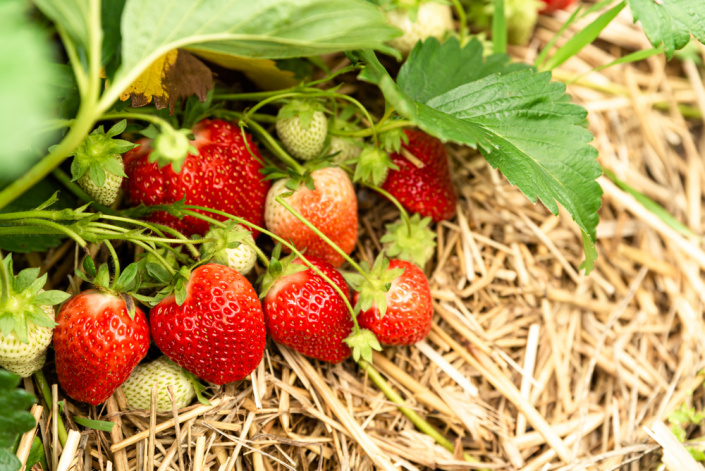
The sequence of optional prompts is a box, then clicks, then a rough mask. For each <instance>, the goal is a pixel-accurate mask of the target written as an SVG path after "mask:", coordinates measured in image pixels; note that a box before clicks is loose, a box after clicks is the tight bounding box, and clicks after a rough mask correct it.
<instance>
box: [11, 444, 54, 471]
mask: <svg viewBox="0 0 705 471" xmlns="http://www.w3.org/2000/svg"><path fill="white" fill-rule="evenodd" d="M37 463H40V464H41V465H42V469H47V462H46V455H45V454H44V445H43V444H42V439H41V438H39V437H37V436H35V437H34V440H33V441H32V447H31V448H30V449H29V456H28V457H27V463H26V464H25V468H24V469H25V471H30V470H31V469H32V468H33V467H34V465H35V464H37ZM0 469H2V466H0Z"/></svg>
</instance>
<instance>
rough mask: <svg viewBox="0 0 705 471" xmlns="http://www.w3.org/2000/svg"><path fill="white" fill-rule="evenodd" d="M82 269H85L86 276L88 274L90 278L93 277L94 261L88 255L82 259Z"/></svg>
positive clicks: (94, 272) (94, 273)
mask: <svg viewBox="0 0 705 471" xmlns="http://www.w3.org/2000/svg"><path fill="white" fill-rule="evenodd" d="M83 270H85V272H86V274H87V275H88V276H90V277H91V278H95V275H96V271H95V262H94V261H93V259H92V258H91V257H90V256H87V257H86V258H84V259H83Z"/></svg>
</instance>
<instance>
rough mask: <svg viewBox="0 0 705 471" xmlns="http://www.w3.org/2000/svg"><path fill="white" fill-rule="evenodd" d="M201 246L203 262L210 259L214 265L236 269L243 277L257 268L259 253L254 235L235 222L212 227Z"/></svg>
mask: <svg viewBox="0 0 705 471" xmlns="http://www.w3.org/2000/svg"><path fill="white" fill-rule="evenodd" d="M205 238H206V240H208V239H210V240H212V241H208V242H204V243H203V244H202V245H201V260H208V259H209V258H210V259H211V260H212V261H213V262H214V263H219V264H221V265H227V266H229V267H230V268H234V269H235V270H237V271H239V272H240V273H241V274H242V275H247V274H248V273H249V272H250V270H252V268H253V267H254V266H255V262H256V261H257V252H255V249H254V248H253V247H255V240H254V238H253V237H252V233H251V232H250V231H248V230H247V228H246V227H245V226H243V225H241V224H236V223H235V222H234V221H228V222H226V223H225V227H223V228H221V227H215V226H213V227H211V229H210V230H209V231H208V233H207V234H206V237H205Z"/></svg>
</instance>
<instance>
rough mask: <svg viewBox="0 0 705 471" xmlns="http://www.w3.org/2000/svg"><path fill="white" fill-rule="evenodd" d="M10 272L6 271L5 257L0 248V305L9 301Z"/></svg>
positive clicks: (5, 304) (4, 304)
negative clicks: (0, 290) (0, 291)
mask: <svg viewBox="0 0 705 471" xmlns="http://www.w3.org/2000/svg"><path fill="white" fill-rule="evenodd" d="M11 276H12V274H11V273H8V272H7V267H6V266H5V257H4V256H3V253H2V251H1V250H0V288H1V289H2V293H0V306H7V303H8V302H9V301H10V277H11Z"/></svg>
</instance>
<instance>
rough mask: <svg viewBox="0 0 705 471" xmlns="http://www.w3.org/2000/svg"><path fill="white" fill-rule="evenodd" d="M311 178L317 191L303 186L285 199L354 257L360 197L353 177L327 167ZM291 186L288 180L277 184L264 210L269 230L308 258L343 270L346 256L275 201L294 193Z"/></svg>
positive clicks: (279, 181)
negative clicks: (310, 256) (304, 251)
mask: <svg viewBox="0 0 705 471" xmlns="http://www.w3.org/2000/svg"><path fill="white" fill-rule="evenodd" d="M311 178H312V179H313V183H314V186H315V190H311V189H310V188H308V187H306V186H304V185H299V186H298V188H297V189H296V190H295V191H294V192H293V194H291V196H289V197H286V198H284V200H285V201H286V202H287V203H288V204H289V205H291V206H292V207H293V208H294V209H295V210H296V211H298V212H299V213H301V214H302V215H303V217H304V218H306V219H307V220H308V221H309V222H311V224H313V225H314V226H315V227H316V228H318V229H319V230H320V231H321V232H322V233H323V234H324V235H326V236H327V237H328V238H329V239H331V240H332V241H333V242H334V243H335V244H336V245H338V247H340V248H341V249H342V250H343V251H344V252H345V253H346V254H350V253H351V252H352V250H353V249H354V248H355V242H356V240H357V197H356V195H355V190H354V189H353V186H352V182H351V181H350V177H348V174H347V173H345V171H343V170H342V169H340V168H337V167H325V168H322V169H319V170H315V171H313V172H311ZM288 183H289V181H288V179H282V180H278V181H276V182H275V183H274V185H272V188H271V190H269V193H268V194H267V201H266V203H265V210H264V220H265V225H266V226H267V229H269V230H270V231H272V232H273V233H274V234H276V235H278V236H279V237H281V238H283V239H286V240H290V241H291V242H292V243H293V244H294V245H295V246H296V247H297V248H298V249H301V250H303V249H306V255H312V256H314V257H319V258H322V259H324V260H325V261H327V262H328V263H330V264H331V265H333V266H334V267H339V266H340V265H342V264H343V262H344V259H343V257H342V255H340V254H339V253H338V252H336V251H335V250H334V249H333V248H332V247H331V246H330V245H328V244H327V243H326V242H325V241H324V240H323V239H321V238H320V237H318V235H316V234H315V233H314V232H313V231H312V230H311V229H309V228H308V227H306V226H305V225H304V223H302V222H301V221H299V220H298V219H297V218H296V217H295V216H294V215H292V214H291V213H290V212H289V211H287V210H286V208H284V207H283V206H282V205H280V204H279V203H278V202H277V201H275V198H276V197H277V196H280V195H282V194H284V193H290V192H291V190H290V189H289V188H287V186H286V185H287V184H288Z"/></svg>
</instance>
